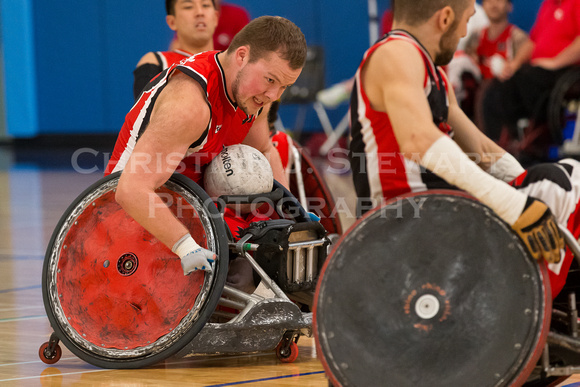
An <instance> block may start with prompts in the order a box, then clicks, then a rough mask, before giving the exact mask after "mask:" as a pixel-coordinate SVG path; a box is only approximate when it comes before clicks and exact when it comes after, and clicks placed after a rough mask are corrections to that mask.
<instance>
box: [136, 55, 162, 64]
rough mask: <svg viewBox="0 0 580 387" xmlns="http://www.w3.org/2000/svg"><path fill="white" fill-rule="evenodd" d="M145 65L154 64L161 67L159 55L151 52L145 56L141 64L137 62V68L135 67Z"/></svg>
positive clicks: (140, 60) (140, 61)
mask: <svg viewBox="0 0 580 387" xmlns="http://www.w3.org/2000/svg"><path fill="white" fill-rule="evenodd" d="M144 64H154V65H158V66H160V63H159V59H158V58H157V54H156V53H155V52H153V51H149V52H148V53H147V54H145V55H143V56H142V57H141V59H139V62H137V66H135V67H140V66H143V65H144Z"/></svg>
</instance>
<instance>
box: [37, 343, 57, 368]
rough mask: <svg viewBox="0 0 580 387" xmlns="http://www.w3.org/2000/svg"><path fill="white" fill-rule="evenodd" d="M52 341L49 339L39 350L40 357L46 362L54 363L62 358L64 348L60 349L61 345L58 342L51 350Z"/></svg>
mask: <svg viewBox="0 0 580 387" xmlns="http://www.w3.org/2000/svg"><path fill="white" fill-rule="evenodd" d="M49 345H50V342H49V341H47V342H46V343H44V344H42V345H41V346H40V349H39V350H38V357H40V360H42V361H43V362H44V363H46V364H54V363H56V362H57V361H59V360H60V357H61V356H62V349H60V345H58V344H56V345H55V347H54V350H53V351H52V352H51V351H50V349H49V348H48V346H49Z"/></svg>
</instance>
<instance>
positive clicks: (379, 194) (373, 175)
mask: <svg viewBox="0 0 580 387" xmlns="http://www.w3.org/2000/svg"><path fill="white" fill-rule="evenodd" d="M355 76H356V82H355V84H356V86H357V88H358V92H357V98H358V100H359V101H358V112H357V114H358V117H359V121H360V124H361V134H362V137H363V143H364V145H365V148H364V149H365V157H366V160H367V162H366V166H365V168H366V174H367V178H368V181H369V188H370V197H371V199H373V200H377V203H380V201H381V200H382V199H383V187H382V185H381V175H380V171H379V147H378V145H377V139H376V137H375V132H374V128H373V126H372V125H371V120H369V119H368V118H367V115H366V103H365V101H364V100H363V98H362V93H363V92H362V90H361V83H362V82H361V76H360V70H358V71H357V72H356V75H355ZM355 156H356V157H361V156H362V155H355ZM361 172H362V171H361Z"/></svg>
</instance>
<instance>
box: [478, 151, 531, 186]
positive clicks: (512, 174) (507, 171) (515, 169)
mask: <svg viewBox="0 0 580 387" xmlns="http://www.w3.org/2000/svg"><path fill="white" fill-rule="evenodd" d="M525 171H526V170H525V169H524V167H522V165H521V164H520V163H519V162H518V160H516V158H515V157H514V156H512V155H510V154H509V153H507V152H506V153H504V155H503V156H501V157H500V158H499V159H498V160H497V161H496V162H495V163H493V164H491V165H490V167H489V168H488V169H487V170H486V172H487V173H489V174H490V175H492V176H493V177H495V178H497V179H500V180H502V181H505V182H510V181H512V180H513V179H515V178H516V177H518V176H519V175H521V174H522V173H524V172H525Z"/></svg>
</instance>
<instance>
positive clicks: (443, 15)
mask: <svg viewBox="0 0 580 387" xmlns="http://www.w3.org/2000/svg"><path fill="white" fill-rule="evenodd" d="M436 15H437V26H438V27H439V28H440V29H441V30H442V31H443V32H447V31H448V30H449V28H450V27H451V26H452V25H453V22H454V21H455V11H453V8H451V7H450V6H448V5H447V6H445V7H443V8H441V9H440V10H439V12H438V13H437V14H436Z"/></svg>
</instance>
